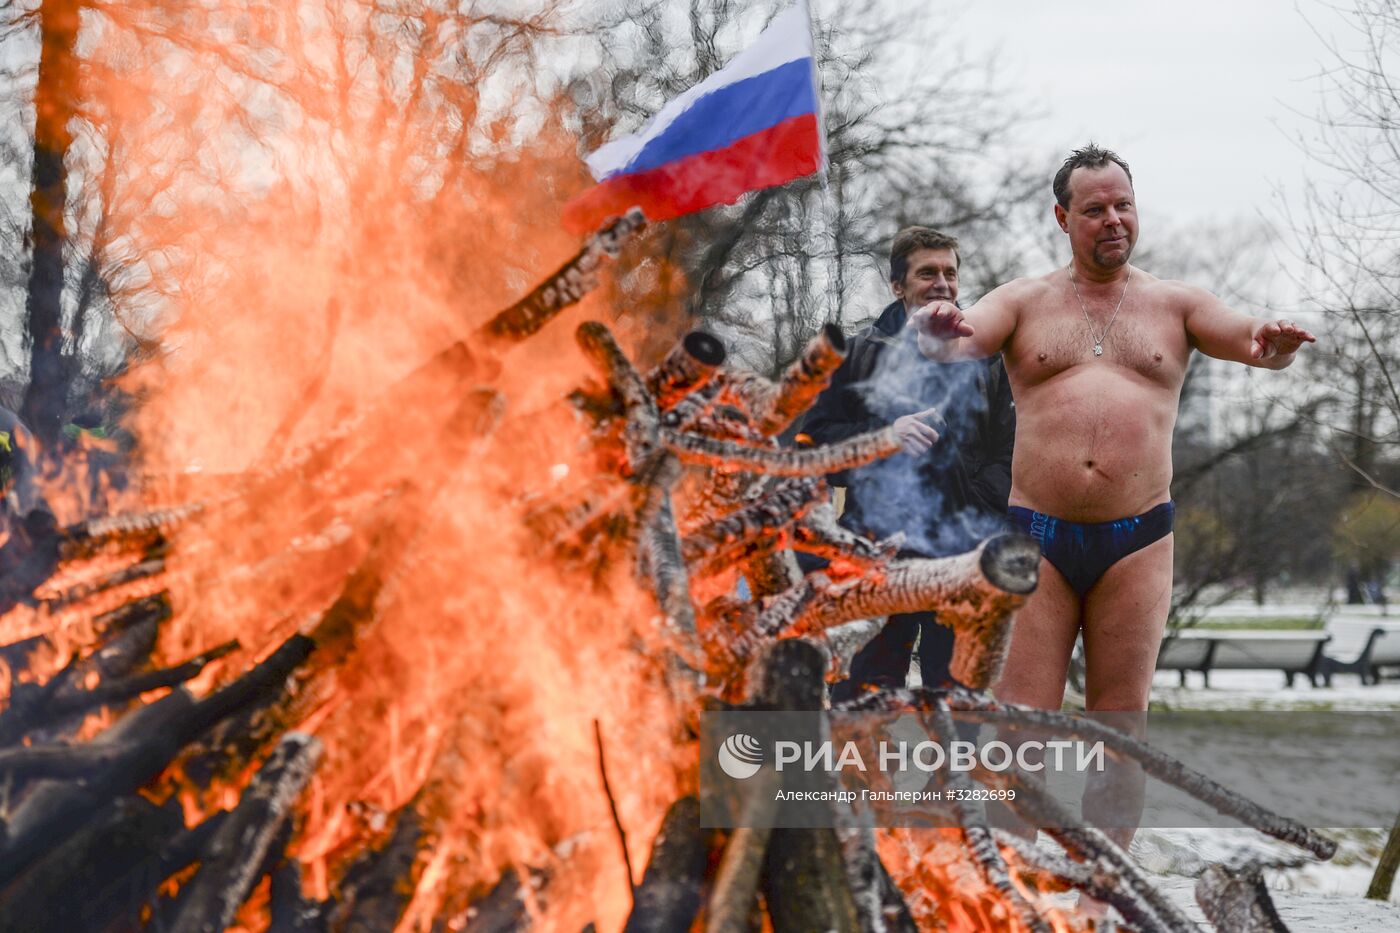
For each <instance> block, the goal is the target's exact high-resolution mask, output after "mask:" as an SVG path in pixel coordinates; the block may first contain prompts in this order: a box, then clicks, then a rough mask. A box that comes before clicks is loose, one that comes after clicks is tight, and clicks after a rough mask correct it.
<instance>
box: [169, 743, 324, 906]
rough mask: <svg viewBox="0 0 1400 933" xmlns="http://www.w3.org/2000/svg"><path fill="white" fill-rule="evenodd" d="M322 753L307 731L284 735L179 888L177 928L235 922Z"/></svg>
mask: <svg viewBox="0 0 1400 933" xmlns="http://www.w3.org/2000/svg"><path fill="white" fill-rule="evenodd" d="M320 754H321V743H320V742H318V741H317V740H316V739H314V738H312V737H311V736H309V735H302V734H301V733H297V732H291V733H288V734H287V735H286V736H285V737H283V739H282V741H281V742H280V743H279V744H278V746H277V749H276V750H275V751H274V752H273V753H272V756H271V757H270V758H268V760H267V762H266V763H265V764H264V765H263V766H262V768H261V770H259V771H258V773H257V775H256V776H255V777H254V778H253V781H252V783H251V784H249V785H248V788H247V790H245V791H244V792H243V797H242V799H241V801H240V802H239V804H238V807H237V808H236V809H235V810H234V811H233V812H232V814H230V816H229V817H228V819H227V820H226V821H225V822H224V823H223V825H222V826H220V827H219V830H218V832H216V833H215V834H214V837H213V839H211V840H210V842H209V848H208V849H207V850H206V851H205V852H204V854H203V856H202V857H201V859H200V862H201V865H200V870H199V872H198V873H196V874H195V876H194V877H193V878H192V879H190V881H189V883H188V884H187V885H186V886H185V887H184V888H182V889H181V892H180V900H179V902H178V903H177V906H176V919H175V921H174V923H173V925H172V927H171V929H172V931H173V933H220V931H222V930H223V929H225V928H226V927H227V926H228V925H229V924H230V923H231V922H232V921H233V915H234V912H235V911H236V910H237V909H238V906H239V905H240V904H242V903H243V901H244V899H246V898H247V896H248V894H249V893H250V892H251V891H252V888H253V885H254V883H255V882H256V881H257V880H258V878H259V877H260V874H259V869H260V868H261V866H262V865H263V860H264V859H265V857H266V856H267V852H268V847H269V846H270V845H271V843H272V840H273V837H274V836H275V835H276V834H277V832H278V829H279V827H280V826H281V825H282V823H283V821H284V820H286V819H288V818H289V817H288V810H289V809H290V807H291V805H292V803H293V801H295V800H296V798H297V796H298V795H299V794H300V793H301V790H302V788H303V787H305V786H306V782H307V781H308V780H310V778H311V772H312V771H313V770H315V767H316V762H317V760H318V759H319V758H320Z"/></svg>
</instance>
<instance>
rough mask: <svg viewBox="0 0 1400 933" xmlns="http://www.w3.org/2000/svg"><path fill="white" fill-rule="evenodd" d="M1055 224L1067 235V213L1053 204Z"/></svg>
mask: <svg viewBox="0 0 1400 933" xmlns="http://www.w3.org/2000/svg"><path fill="white" fill-rule="evenodd" d="M1055 223H1057V224H1059V225H1060V229H1061V230H1063V231H1064V232H1065V233H1069V212H1068V211H1066V210H1065V209H1064V208H1063V207H1061V206H1060V205H1059V204H1058V203H1056V204H1055Z"/></svg>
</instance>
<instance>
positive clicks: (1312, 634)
mask: <svg viewBox="0 0 1400 933" xmlns="http://www.w3.org/2000/svg"><path fill="white" fill-rule="evenodd" d="M1331 638H1332V636H1331V635H1329V634H1327V633H1326V632H1321V631H1306V632H1299V631H1256V630H1246V629H1241V630H1239V631H1233V630H1230V629H1213V630H1210V631H1205V630H1202V631H1184V632H1178V633H1177V634H1175V635H1169V636H1167V637H1166V638H1165V639H1164V640H1163V642H1162V648H1161V650H1160V651H1159V652H1158V654H1157V670H1159V671H1176V672H1177V674H1178V676H1179V677H1180V678H1181V686H1183V687H1184V686H1186V672H1187V671H1199V672H1200V674H1201V678H1202V680H1203V682H1204V684H1205V686H1207V687H1209V686H1210V672H1211V671H1218V670H1231V671H1268V670H1275V671H1282V672H1283V676H1284V681H1285V682H1286V683H1287V685H1288V686H1290V687H1291V686H1293V678H1294V677H1296V676H1297V675H1299V674H1302V675H1303V676H1304V677H1306V678H1307V679H1308V683H1310V684H1312V685H1313V686H1317V678H1318V676H1319V675H1321V674H1322V673H1323V664H1324V661H1323V653H1322V649H1323V647H1324V646H1325V645H1326V644H1327V642H1328V641H1330V640H1331Z"/></svg>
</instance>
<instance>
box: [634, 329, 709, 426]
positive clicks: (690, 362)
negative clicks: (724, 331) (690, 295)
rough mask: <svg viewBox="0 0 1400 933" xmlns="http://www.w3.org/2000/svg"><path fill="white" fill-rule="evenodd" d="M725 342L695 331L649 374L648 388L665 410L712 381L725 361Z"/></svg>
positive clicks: (659, 405)
mask: <svg viewBox="0 0 1400 933" xmlns="http://www.w3.org/2000/svg"><path fill="white" fill-rule="evenodd" d="M724 357H725V349H724V344H723V343H721V342H720V341H719V340H718V339H717V338H716V337H714V336H713V335H711V334H707V333H705V332H704V331H702V330H695V331H691V332H690V333H688V334H686V335H685V337H684V338H682V339H681V341H680V343H678V344H676V346H675V347H674V348H672V350H671V352H670V353H668V354H667V355H666V358H665V359H663V360H662V361H661V362H660V363H659V364H657V366H656V368H655V369H653V370H652V371H651V372H649V373H647V376H646V384H647V389H648V390H649V391H650V392H651V394H652V397H653V398H655V399H656V407H657V408H659V409H660V410H661V411H666V410H667V409H669V408H671V407H672V406H673V405H675V404H676V403H677V402H679V401H680V400H681V399H683V398H685V397H686V396H687V395H689V394H690V393H692V392H694V391H695V390H697V389H699V388H700V387H701V386H703V385H704V384H705V383H707V382H709V381H710V378H711V377H712V376H714V374H715V372H716V371H717V370H718V369H719V367H720V365H721V364H723V363H724Z"/></svg>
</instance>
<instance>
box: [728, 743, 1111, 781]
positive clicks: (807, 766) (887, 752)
mask: <svg viewBox="0 0 1400 933" xmlns="http://www.w3.org/2000/svg"><path fill="white" fill-rule="evenodd" d="M869 752H870V750H869V749H867V750H866V752H862V751H861V743H859V742H855V741H847V742H844V743H840V745H839V750H838V743H836V742H834V741H831V740H826V741H820V742H810V741H809V742H795V741H785V740H781V739H779V740H777V741H775V742H773V769H774V770H775V771H783V770H788V769H791V768H793V767H797V768H800V769H802V770H804V771H827V772H839V771H844V770H846V769H848V768H850V769H852V770H855V771H867V772H868V771H871V770H879V771H885V772H904V771H911V770H913V771H924V772H929V773H932V772H934V771H953V772H971V771H975V770H978V769H985V770H987V771H992V772H1000V771H1007V770H1009V769H1011V768H1012V767H1013V766H1014V767H1017V768H1020V769H1021V770H1022V771H1028V772H1032V773H1034V772H1038V771H1043V770H1045V768H1046V766H1047V763H1048V764H1049V766H1050V767H1051V768H1052V769H1053V770H1055V771H1067V770H1073V771H1077V772H1081V773H1086V772H1089V771H1103V770H1104V767H1105V765H1104V744H1103V742H1092V743H1091V742H1082V741H1077V740H1067V739H1052V740H1050V741H1048V742H1040V741H1036V740H1027V741H1024V742H1018V743H1016V745H1015V746H1014V747H1013V746H1012V745H1010V744H1008V743H1006V742H1001V741H996V740H993V741H990V742H986V743H984V744H980V745H979V744H978V743H976V742H969V741H963V740H954V741H952V742H948V743H947V744H946V746H945V745H944V743H941V742H935V741H933V740H932V739H929V740H925V741H922V742H908V741H904V740H898V741H889V740H881V741H880V742H879V743H878V745H877V748H876V749H875V754H874V755H873V756H872V755H870V754H869ZM765 757H766V756H765V755H764V753H763V745H762V743H761V742H759V740H758V739H756V738H754V737H753V736H751V735H749V734H747V733H743V732H739V733H735V734H734V735H731V736H730V737H729V738H727V739H725V740H724V742H723V743H722V744H721V745H720V747H719V751H718V752H717V753H716V759H717V760H718V762H719V766H720V768H721V769H722V770H723V771H724V773H725V774H727V775H729V776H730V777H732V778H735V779H736V780H743V779H745V778H750V777H753V776H754V775H755V774H757V773H758V771H759V769H760V768H761V767H762V766H763V762H764V760H765ZM867 758H870V759H871V761H870V762H869V763H868V762H867V760H866V759H867ZM872 765H873V767H872Z"/></svg>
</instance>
